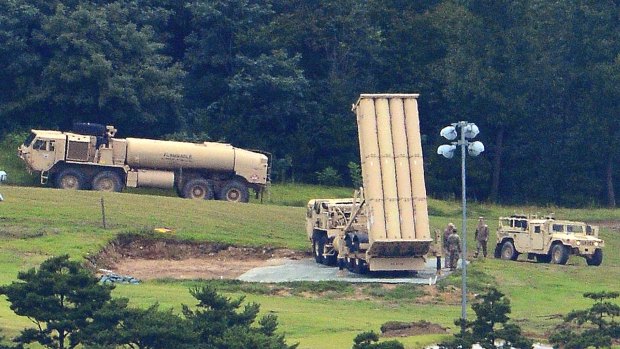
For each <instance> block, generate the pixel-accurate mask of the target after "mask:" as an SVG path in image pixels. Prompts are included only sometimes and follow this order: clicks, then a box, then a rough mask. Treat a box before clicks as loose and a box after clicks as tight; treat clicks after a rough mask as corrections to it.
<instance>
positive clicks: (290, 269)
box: [238, 258, 460, 285]
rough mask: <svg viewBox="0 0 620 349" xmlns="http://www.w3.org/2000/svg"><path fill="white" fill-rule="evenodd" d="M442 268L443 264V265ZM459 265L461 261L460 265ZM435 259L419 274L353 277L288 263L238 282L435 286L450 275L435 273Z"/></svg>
mask: <svg viewBox="0 0 620 349" xmlns="http://www.w3.org/2000/svg"><path fill="white" fill-rule="evenodd" d="M442 265H443V264H442ZM459 266H460V262H459ZM436 271H437V270H436V260H435V259H434V258H433V259H429V260H427V262H426V267H425V268H424V269H423V270H420V271H418V272H417V273H386V272H381V273H368V274H363V275H362V274H354V273H351V272H350V271H348V270H339V269H338V268H337V267H329V266H325V265H322V264H318V263H316V262H315V261H314V260H313V259H302V260H287V261H285V262H284V264H281V265H275V266H266V267H259V268H254V269H251V270H249V271H247V272H246V273H244V274H242V275H241V276H239V278H238V280H241V281H247V282H268V283H278V282H292V281H342V282H353V283H364V282H367V283H372V282H376V283H389V284H426V285H433V284H435V283H436V282H437V280H441V279H442V278H444V277H446V276H447V275H450V274H451V272H450V271H449V270H448V269H442V270H441V274H440V275H437V273H436Z"/></svg>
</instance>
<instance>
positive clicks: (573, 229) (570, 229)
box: [566, 225, 583, 234]
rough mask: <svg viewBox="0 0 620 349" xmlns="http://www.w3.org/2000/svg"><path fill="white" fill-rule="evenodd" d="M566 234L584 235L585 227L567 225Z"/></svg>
mask: <svg viewBox="0 0 620 349" xmlns="http://www.w3.org/2000/svg"><path fill="white" fill-rule="evenodd" d="M566 232H567V233H576V234H580V233H583V226H581V225H567V226H566Z"/></svg>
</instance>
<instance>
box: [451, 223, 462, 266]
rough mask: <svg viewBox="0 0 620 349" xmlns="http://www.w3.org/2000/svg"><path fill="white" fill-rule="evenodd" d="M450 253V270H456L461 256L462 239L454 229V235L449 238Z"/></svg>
mask: <svg viewBox="0 0 620 349" xmlns="http://www.w3.org/2000/svg"><path fill="white" fill-rule="evenodd" d="M448 253H449V259H450V263H449V264H450V270H455V269H456V263H457V262H458V260H459V255H460V254H461V238H460V237H459V234H457V232H456V228H455V229H452V234H450V236H448Z"/></svg>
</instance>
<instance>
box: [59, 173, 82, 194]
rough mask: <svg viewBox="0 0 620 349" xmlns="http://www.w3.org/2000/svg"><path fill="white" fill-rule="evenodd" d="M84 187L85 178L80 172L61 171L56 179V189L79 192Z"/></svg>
mask: <svg viewBox="0 0 620 349" xmlns="http://www.w3.org/2000/svg"><path fill="white" fill-rule="evenodd" d="M85 186H86V178H85V176H84V173H82V171H80V170H77V169H74V168H66V169H64V170H62V171H61V172H60V173H59V174H58V176H57V177H56V188H59V189H70V190H80V189H84V188H85Z"/></svg>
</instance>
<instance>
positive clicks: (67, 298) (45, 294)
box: [0, 255, 112, 349]
mask: <svg viewBox="0 0 620 349" xmlns="http://www.w3.org/2000/svg"><path fill="white" fill-rule="evenodd" d="M17 278H18V281H14V282H13V283H11V284H10V285H6V286H3V287H0V294H2V295H5V296H6V297H7V298H8V301H9V302H10V303H11V310H13V311H14V312H15V314H17V315H21V316H26V317H28V318H29V319H30V320H31V321H32V322H34V323H35V325H36V326H35V327H34V328H27V329H24V330H23V331H22V332H21V335H19V336H18V337H17V338H15V339H14V341H15V342H17V343H20V344H30V343H39V344H40V345H42V346H43V347H46V348H54V349H64V348H75V347H76V346H78V345H79V344H80V343H81V339H80V335H79V333H80V331H81V330H82V329H83V328H85V327H86V326H88V325H89V323H91V322H92V319H93V315H94V313H95V312H96V311H97V310H99V309H101V308H102V307H103V306H104V305H105V304H106V303H107V302H109V301H110V298H111V297H110V292H111V290H112V287H111V286H107V285H101V284H99V283H98V280H97V278H96V277H95V276H94V275H93V274H92V273H91V272H89V271H88V270H86V269H85V268H83V267H82V266H81V265H80V263H78V262H75V261H70V260H69V256H67V255H64V256H59V257H53V258H50V259H48V260H46V261H44V262H43V263H42V264H41V266H40V267H39V269H38V270H36V269H34V268H32V269H30V270H28V271H27V272H20V273H19V274H18V276H17Z"/></svg>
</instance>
